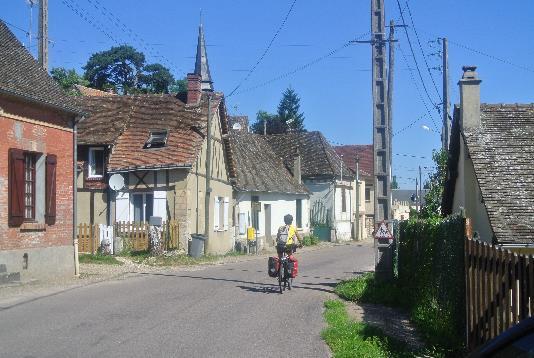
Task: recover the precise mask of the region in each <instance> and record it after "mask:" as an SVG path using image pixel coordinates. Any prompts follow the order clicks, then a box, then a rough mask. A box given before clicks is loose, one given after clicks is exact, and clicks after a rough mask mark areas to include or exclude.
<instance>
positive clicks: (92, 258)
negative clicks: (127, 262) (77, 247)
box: [78, 254, 122, 265]
mask: <svg viewBox="0 0 534 358" xmlns="http://www.w3.org/2000/svg"><path fill="white" fill-rule="evenodd" d="M78 261H79V262H80V263H82V264H97V265H122V262H120V261H119V260H117V259H116V258H115V257H113V256H109V255H102V254H96V255H91V254H80V255H79V256H78Z"/></svg>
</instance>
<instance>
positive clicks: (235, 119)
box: [228, 116, 248, 132]
mask: <svg viewBox="0 0 534 358" xmlns="http://www.w3.org/2000/svg"><path fill="white" fill-rule="evenodd" d="M235 124H239V126H240V127H241V128H240V129H234V125H235ZM228 126H229V127H230V130H240V131H245V132H248V116H228Z"/></svg>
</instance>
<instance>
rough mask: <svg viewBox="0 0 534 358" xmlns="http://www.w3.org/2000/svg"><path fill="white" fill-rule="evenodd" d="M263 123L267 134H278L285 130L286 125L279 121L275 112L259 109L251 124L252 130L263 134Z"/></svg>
mask: <svg viewBox="0 0 534 358" xmlns="http://www.w3.org/2000/svg"><path fill="white" fill-rule="evenodd" d="M265 123H266V124H267V128H266V129H267V134H279V133H285V132H286V131H287V127H285V126H284V123H282V122H281V121H280V119H279V118H278V116H277V115H276V114H272V113H268V112H266V111H261V110H260V111H258V113H257V114H256V122H254V123H253V124H252V126H251V129H252V132H253V133H256V134H263V133H264V125H265Z"/></svg>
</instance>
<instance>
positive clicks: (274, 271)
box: [267, 256, 280, 277]
mask: <svg viewBox="0 0 534 358" xmlns="http://www.w3.org/2000/svg"><path fill="white" fill-rule="evenodd" d="M279 269H280V261H279V260H278V257H274V256H273V257H269V260H268V261H267V273H268V274H269V276H270V277H276V276H278V270H279Z"/></svg>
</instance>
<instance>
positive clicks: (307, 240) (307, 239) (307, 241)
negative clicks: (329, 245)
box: [302, 235, 319, 246]
mask: <svg viewBox="0 0 534 358" xmlns="http://www.w3.org/2000/svg"><path fill="white" fill-rule="evenodd" d="M318 243H319V238H318V237H317V236H314V235H306V236H304V237H303V238H302V245H304V246H314V245H317V244H318Z"/></svg>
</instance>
